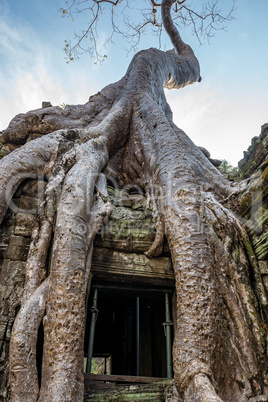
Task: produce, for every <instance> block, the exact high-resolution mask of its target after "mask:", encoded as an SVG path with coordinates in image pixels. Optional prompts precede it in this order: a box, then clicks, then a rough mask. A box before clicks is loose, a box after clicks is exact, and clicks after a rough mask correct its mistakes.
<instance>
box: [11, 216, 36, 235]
mask: <svg viewBox="0 0 268 402" xmlns="http://www.w3.org/2000/svg"><path fill="white" fill-rule="evenodd" d="M35 225H36V215H31V214H23V213H18V214H16V216H15V229H14V234H15V235H16V236H23V237H31V235H32V231H33V228H34V226H35Z"/></svg>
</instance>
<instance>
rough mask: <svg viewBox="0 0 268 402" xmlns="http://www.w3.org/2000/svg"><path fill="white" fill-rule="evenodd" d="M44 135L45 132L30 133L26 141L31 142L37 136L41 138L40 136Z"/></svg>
mask: <svg viewBox="0 0 268 402" xmlns="http://www.w3.org/2000/svg"><path fill="white" fill-rule="evenodd" d="M42 136H43V134H39V133H31V134H29V136H28V138H27V141H26V142H29V141H32V140H35V139H36V138H40V137H42Z"/></svg>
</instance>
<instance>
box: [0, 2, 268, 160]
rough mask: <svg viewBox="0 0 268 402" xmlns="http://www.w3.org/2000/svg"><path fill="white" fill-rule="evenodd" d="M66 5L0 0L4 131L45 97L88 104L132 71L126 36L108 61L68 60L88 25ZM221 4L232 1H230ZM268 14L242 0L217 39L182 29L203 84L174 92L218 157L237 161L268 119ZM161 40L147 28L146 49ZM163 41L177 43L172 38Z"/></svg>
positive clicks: (197, 138) (176, 106)
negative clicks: (67, 44)
mask: <svg viewBox="0 0 268 402" xmlns="http://www.w3.org/2000/svg"><path fill="white" fill-rule="evenodd" d="M136 1H137V2H139V3H141V4H142V3H143V2H144V1H145V0H136ZM199 1H201V0H199ZM147 2H148V0H147ZM64 3H65V1H64V0H23V1H21V0H0V131H1V130H4V129H5V128H6V127H7V126H8V124H9V122H10V120H11V119H12V118H13V117H14V116H15V115H17V114H18V113H26V112H27V111H29V110H34V109H38V108H40V107H41V104H42V102H43V101H50V102H51V103H52V104H53V105H63V104H82V103H85V102H86V101H87V100H88V98H89V96H90V95H93V94H94V93H96V92H98V91H100V90H101V89H102V88H103V87H104V86H106V85H108V84H109V83H111V82H115V81H118V80H119V79H120V78H121V77H122V76H123V75H124V74H125V72H126V70H127V67H128V65H129V63H130V61H131V58H132V57H133V53H131V54H127V52H126V51H125V50H124V48H125V44H124V42H123V41H122V40H121V39H119V38H117V39H116V44H114V45H111V46H109V47H107V48H106V49H105V53H106V54H107V56H108V57H107V59H106V60H105V62H104V63H102V64H99V63H98V64H95V63H94V60H92V59H91V58H90V57H89V56H88V55H83V56H82V57H80V58H79V60H77V61H75V62H74V63H69V64H67V63H66V60H65V54H64V51H63V48H64V41H65V40H66V39H67V40H69V39H72V37H73V31H74V29H77V25H75V24H80V26H82V25H83V24H85V23H86V17H87V16H86V13H84V14H83V15H81V16H79V18H80V19H79V22H77V21H76V20H75V21H74V22H72V21H71V20H70V19H68V18H62V15H61V13H60V12H58V10H59V9H60V8H61V7H63V6H64ZM219 4H222V5H223V6H224V7H227V6H228V4H230V0H219ZM267 15H268V0H254V1H253V0H237V9H236V10H235V12H234V14H233V16H234V17H235V19H234V20H233V21H231V22H229V23H228V27H227V30H226V31H217V33H216V36H215V38H212V39H211V41H210V44H208V43H205V44H203V45H202V46H200V44H199V43H198V41H197V39H196V38H195V37H193V36H192V35H191V34H190V33H189V32H187V31H183V32H181V36H182V37H183V39H184V41H185V42H187V43H189V44H190V45H191V46H192V48H193V49H194V51H195V54H196V56H197V58H198V60H199V62H200V66H201V76H202V82H201V83H196V84H194V85H191V86H187V87H185V88H183V89H181V90H172V91H166V96H167V99H168V102H169V104H170V106H171V108H172V111H173V119H174V122H175V123H176V124H177V126H179V127H180V128H181V129H183V130H184V131H185V132H186V133H187V134H188V135H189V137H190V138H191V139H192V140H193V141H194V143H195V144H196V145H199V146H203V147H205V148H207V150H208V151H209V152H210V153H211V157H212V158H217V159H226V160H227V161H229V162H230V163H231V164H232V165H233V166H236V165H237V163H238V161H239V160H240V159H242V157H243V151H245V150H246V149H247V148H248V147H249V145H250V143H251V138H252V137H254V136H257V135H259V134H260V131H261V126H262V125H263V124H264V123H267V122H268V102H267V97H268V67H267V66H268V30H267ZM104 25H105V23H104V24H103V25H101V24H100V25H99V31H100V38H105V35H106V31H105V26H104ZM157 45H158V42H157V41H156V40H155V38H153V37H152V36H151V35H150V34H146V35H145V38H144V40H143V41H142V42H141V43H140V45H139V50H141V49H146V48H148V47H152V46H154V47H155V46H157ZM162 46H163V47H162V49H163V50H167V49H169V48H171V45H170V44H169V40H168V38H167V37H164V39H163V41H162Z"/></svg>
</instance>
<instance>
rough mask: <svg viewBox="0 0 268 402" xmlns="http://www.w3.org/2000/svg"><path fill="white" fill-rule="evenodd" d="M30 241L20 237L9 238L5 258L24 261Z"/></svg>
mask: <svg viewBox="0 0 268 402" xmlns="http://www.w3.org/2000/svg"><path fill="white" fill-rule="evenodd" d="M29 244H30V239H29V238H25V237H22V236H15V235H13V236H11V237H10V242H9V245H8V248H7V251H6V258H8V259H10V260H20V261H26V259H27V255H28V251H29Z"/></svg>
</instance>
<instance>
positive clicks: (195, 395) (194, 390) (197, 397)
mask: <svg viewBox="0 0 268 402" xmlns="http://www.w3.org/2000/svg"><path fill="white" fill-rule="evenodd" d="M184 401H185V402H196V401H198V402H222V399H221V398H219V396H218V395H217V393H216V391H215V389H214V387H213V386H212V384H211V382H210V380H209V379H208V377H207V376H206V375H205V374H202V373H200V374H197V375H195V376H194V378H193V379H192V381H191V383H190V385H189V386H188V389H187V391H186V392H185V394H184Z"/></svg>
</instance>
